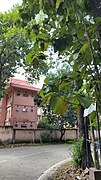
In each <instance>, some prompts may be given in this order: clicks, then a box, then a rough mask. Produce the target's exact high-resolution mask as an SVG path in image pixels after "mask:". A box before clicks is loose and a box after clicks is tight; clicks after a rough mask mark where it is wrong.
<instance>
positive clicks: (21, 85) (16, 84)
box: [9, 78, 40, 92]
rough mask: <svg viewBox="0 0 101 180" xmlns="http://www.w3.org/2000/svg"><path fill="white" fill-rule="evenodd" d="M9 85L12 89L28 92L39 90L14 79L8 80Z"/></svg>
mask: <svg viewBox="0 0 101 180" xmlns="http://www.w3.org/2000/svg"><path fill="white" fill-rule="evenodd" d="M9 84H10V86H12V87H18V88H23V89H28V90H32V91H36V92H38V91H39V90H40V89H39V88H35V87H33V86H32V85H30V84H29V83H28V82H27V81H24V80H20V79H15V78H10V79H9Z"/></svg>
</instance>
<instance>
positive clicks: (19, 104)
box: [0, 78, 42, 129]
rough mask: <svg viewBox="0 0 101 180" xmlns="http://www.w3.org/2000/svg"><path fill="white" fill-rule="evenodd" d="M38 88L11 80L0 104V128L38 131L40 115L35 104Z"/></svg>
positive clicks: (20, 81)
mask: <svg viewBox="0 0 101 180" xmlns="http://www.w3.org/2000/svg"><path fill="white" fill-rule="evenodd" d="M38 91H39V89H38V88H35V87H33V86H31V85H30V84H29V83H28V82H26V81H23V80H18V79H15V78H10V80H9V85H8V88H7V91H6V95H5V97H3V98H2V100H1V102H0V126H13V128H26V129H30V128H31V129H32V128H34V129H36V128H37V118H38V115H40V116H41V115H42V112H41V109H40V113H39V114H37V106H36V105H35V104H34V101H33V99H34V95H35V94H36V93H37V92H38Z"/></svg>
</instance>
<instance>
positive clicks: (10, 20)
mask: <svg viewBox="0 0 101 180" xmlns="http://www.w3.org/2000/svg"><path fill="white" fill-rule="evenodd" d="M16 13H17V12H16V9H14V10H13V11H12V13H5V14H2V13H1V14H0V19H1V20H0V98H1V96H2V95H3V90H4V88H5V86H6V84H7V81H6V80H7V78H9V77H11V76H13V75H14V73H15V72H16V70H17V68H18V67H21V66H22V65H23V61H24V59H25V57H26V54H27V53H29V50H28V48H29V46H30V45H29V41H28V38H27V37H26V36H25V34H24V33H23V31H22V30H21V29H19V28H17V27H16V26H15V25H14V23H15V22H14V16H15V15H16Z"/></svg>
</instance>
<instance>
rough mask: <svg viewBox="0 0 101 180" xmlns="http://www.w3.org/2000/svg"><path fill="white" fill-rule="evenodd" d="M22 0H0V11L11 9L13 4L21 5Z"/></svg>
mask: <svg viewBox="0 0 101 180" xmlns="http://www.w3.org/2000/svg"><path fill="white" fill-rule="evenodd" d="M21 3H22V0H0V12H5V11H8V10H10V9H11V8H12V7H13V5H15V4H19V5H21Z"/></svg>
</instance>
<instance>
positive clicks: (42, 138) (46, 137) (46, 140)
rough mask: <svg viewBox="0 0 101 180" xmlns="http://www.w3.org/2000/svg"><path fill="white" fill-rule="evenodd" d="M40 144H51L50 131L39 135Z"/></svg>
mask: <svg viewBox="0 0 101 180" xmlns="http://www.w3.org/2000/svg"><path fill="white" fill-rule="evenodd" d="M40 141H41V143H51V141H52V135H51V132H50V131H45V132H42V133H41V134H40Z"/></svg>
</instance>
